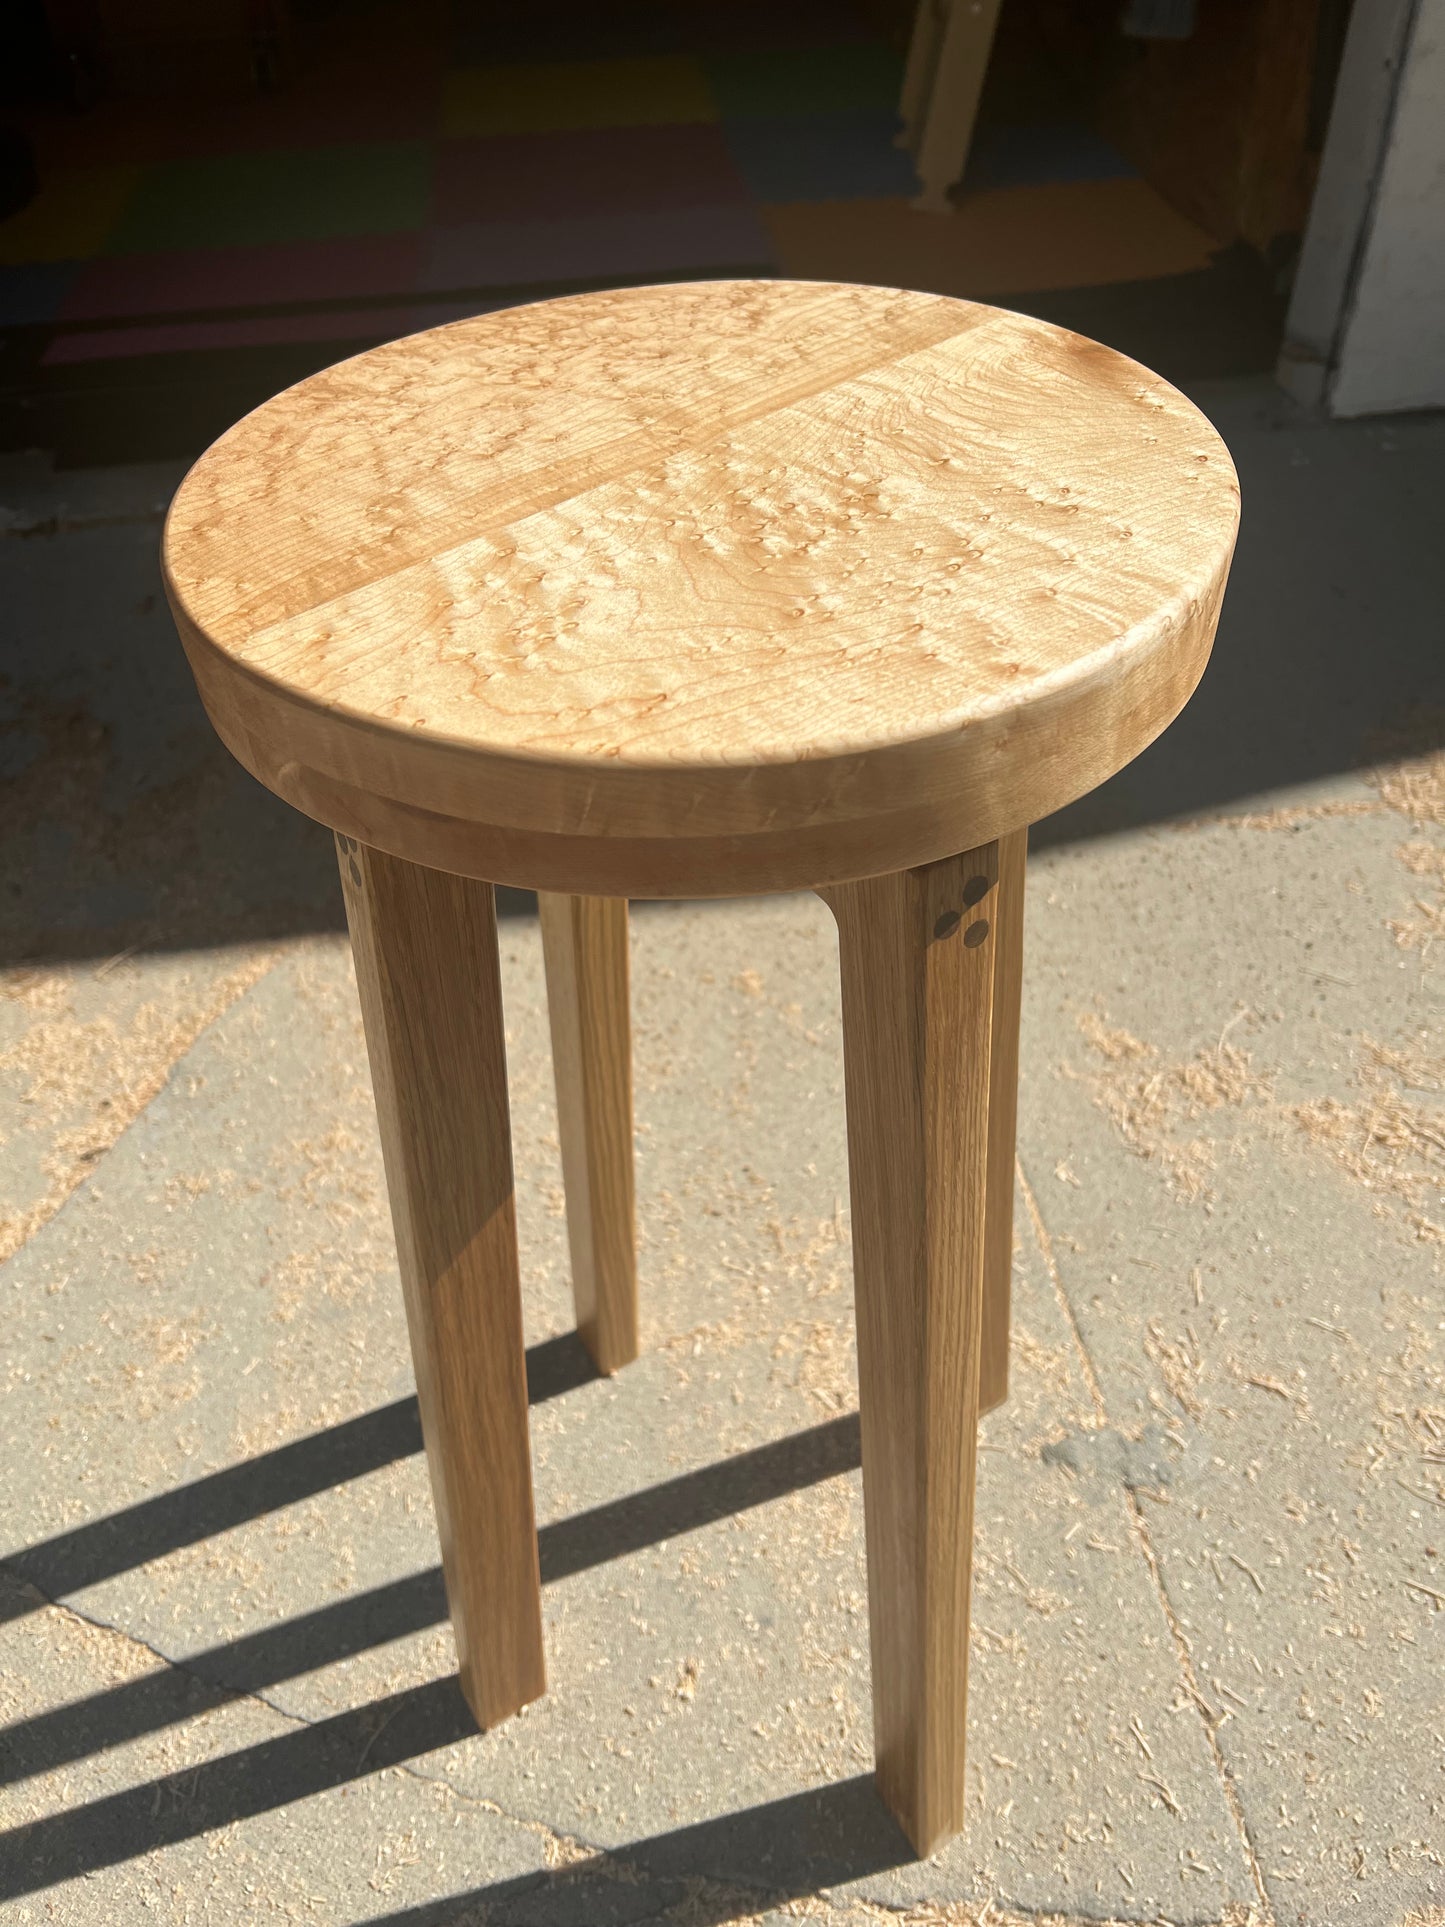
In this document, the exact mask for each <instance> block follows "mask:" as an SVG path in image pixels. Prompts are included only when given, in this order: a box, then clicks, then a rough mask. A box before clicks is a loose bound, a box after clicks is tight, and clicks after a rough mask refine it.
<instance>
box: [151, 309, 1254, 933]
mask: <svg viewBox="0 0 1445 1927" xmlns="http://www.w3.org/2000/svg"><path fill="white" fill-rule="evenodd" d="M1237 516H1238V488H1237V483H1236V480H1235V475H1234V470H1233V466H1232V464H1231V462H1230V459H1229V455H1228V453H1227V451H1226V449H1225V448H1224V445H1223V443H1222V442H1221V441H1220V439H1219V437H1218V436H1217V435H1216V434H1215V432H1214V430H1213V429H1212V428H1211V427H1210V425H1209V423H1208V422H1207V421H1206V420H1205V418H1204V417H1203V416H1202V415H1201V414H1200V413H1199V412H1198V410H1197V409H1195V408H1194V407H1193V406H1192V405H1191V404H1190V403H1189V402H1188V401H1186V400H1185V399H1184V398H1183V396H1181V395H1180V394H1178V393H1177V392H1176V391H1175V390H1174V389H1173V388H1171V387H1170V386H1169V385H1168V384H1167V383H1166V382H1164V381H1161V380H1160V379H1159V378H1158V377H1157V376H1155V375H1152V374H1150V373H1149V372H1148V371H1147V370H1145V369H1143V368H1141V367H1140V366H1138V364H1137V363H1135V362H1132V361H1130V360H1128V359H1126V358H1125V357H1124V356H1122V355H1118V354H1115V353H1113V352H1112V351H1111V350H1109V349H1106V348H1102V347H1100V346H1098V345H1097V344H1096V343H1093V342H1090V341H1086V340H1083V339H1082V338H1080V337H1079V336H1077V335H1073V334H1070V333H1068V332H1066V331H1064V330H1062V329H1059V328H1055V327H1051V326H1049V325H1047V324H1046V323H1044V322H1040V321H1035V320H1031V319H1029V318H1027V317H1025V316H1022V315H1017V314H1009V313H1004V312H1001V311H999V310H995V309H991V308H987V307H982V306H978V305H975V304H973V303H970V302H965V301H957V300H951V299H947V298H944V297H942V296H936V295H924V294H907V293H900V292H896V291H893V290H890V289H883V288H867V287H847V286H833V285H829V284H826V283H812V282H785V281H734V282H709V283H701V284H696V285H689V286H671V287H654V288H630V289H621V290H616V291H608V292H605V293H597V294H585V295H578V296H574V297H571V298H569V299H566V300H558V301H548V302H545V303H541V304H539V305H535V306H529V307H519V308H512V309H508V310H506V311H504V312H500V313H496V314H490V315H484V316H481V317H478V318H476V319H473V320H468V321H462V322H457V323H454V324H452V325H451V326H448V327H443V328H436V329H433V330H430V331H429V332H427V333H424V334H419V335H414V336H412V337H410V338H409V339H406V340H401V341H395V342H391V343H389V344H387V345H386V346H383V347H379V348H374V349H372V350H370V351H369V352H368V353H366V354H362V355H359V356H356V357H355V358H354V359H352V360H350V361H345V362H342V363H341V364H339V365H338V366H336V367H333V368H330V369H327V370H326V371H325V372H324V373H322V374H318V375H315V376H313V377H312V378H311V379H309V380H307V381H303V382H301V383H300V384H299V385H298V386H297V387H295V388H292V389H289V390H288V391H287V392H286V393H284V394H282V395H280V396H278V397H277V398H276V399H275V400H273V401H270V402H268V403H266V405H265V406H264V407H261V408H259V409H257V410H256V411H255V412H254V413H253V414H251V415H249V416H247V417H246V418H245V419H244V420H243V421H242V422H240V423H239V424H238V425H237V426H236V427H235V428H233V429H232V430H231V431H230V432H229V433H228V434H226V435H224V436H223V437H222V438H221V439H220V441H218V442H217V443H216V444H215V445H214V446H213V447H212V448H211V449H210V450H209V451H208V453H207V454H206V455H204V456H203V457H202V458H201V460H200V461H199V462H198V463H197V464H196V465H195V467H194V468H193V469H192V470H191V472H190V474H189V475H188V476H187V478H186V480H185V482H184V483H183V484H182V487H181V489H180V492H179V493H178V495H177V496H176V499H175V502H174V504H173V506H172V508H171V512H170V517H169V520H168V524H167V530H166V541H165V561H166V581H167V589H168V593H169V595H170V598H171V603H172V607H173V609H174V611H175V615H176V619H177V622H178V624H179V626H180V630H181V634H182V637H183V640H184V642H185V646H186V650H187V653H188V655H189V657H190V661H191V664H192V667H193V669H194V672H195V675H196V679H197V683H198V685H199V687H200V690H201V694H202V698H203V700H204V702H205V705H206V708H207V710H208V711H209V714H210V716H211V720H212V721H213V723H214V724H215V726H216V728H217V730H218V731H219V733H220V735H221V736H222V738H223V739H224V741H225V742H226V743H227V745H228V746H229V747H230V749H231V750H232V751H233V753H234V754H235V755H236V756H237V757H238V758H239V759H240V761H241V762H242V763H243V764H244V765H245V766H246V767H247V768H248V769H249V770H250V771H251V772H252V773H253V774H254V775H255V776H257V777H258V778H259V779H260V780H261V781H262V782H263V783H264V784H266V785H267V786H268V787H269V788H271V789H273V790H275V791H277V792H278V793H279V794H280V795H282V796H283V797H285V798H286V799H287V800H288V801H289V802H291V803H293V804H294V805H295V806H296V807H297V808H299V809H301V810H303V811H305V812H306V813H307V814H308V815H310V816H313V817H316V818H319V819H320V820H321V821H322V822H324V823H327V824H329V825H330V826H331V827H332V828H333V829H336V830H339V831H341V832H342V833H343V834H345V835H348V836H352V837H355V838H357V839H358V840H360V841H362V842H364V843H366V844H368V845H370V846H372V847H374V848H377V849H381V850H384V851H388V852H390V853H391V854H393V855H396V856H401V857H404V858H407V859H409V860H411V861H413V862H415V863H419V864H423V865H426V866H428V867H431V868H434V869H440V870H447V871H451V872H453V873H455V874H458V875H462V876H472V877H478V878H484V879H487V880H489V881H491V882H495V883H510V884H517V885H523V886H526V887H531V888H539V889H543V890H549V891H569V892H578V893H588V894H591V895H594V896H600V895H616V896H638V897H645V896H681V895H688V896H706V895H716V896H722V895H733V894H739V893H744V892H749V891H756V890H786V889H796V888H800V887H807V886H815V885H819V884H827V883H833V882H839V881H842V880H845V879H849V878H856V877H862V876H873V875H879V874H882V873H884V872H890V871H896V870H900V869H905V868H910V867H913V866H917V865H921V864H924V863H929V862H932V861H934V860H935V859H938V858H940V857H943V856H946V855H949V854H951V853H953V852H957V851H961V850H966V849H970V848H973V847H976V846H978V845H981V844H984V843H986V842H988V841H989V840H990V839H992V838H995V837H997V836H999V835H1001V834H1003V833H1005V832H1007V831H1010V830H1013V829H1016V828H1019V827H1020V826H1022V825H1024V824H1027V823H1030V822H1033V821H1035V820H1037V819H1038V818H1039V817H1042V816H1044V815H1047V814H1048V813H1049V812H1050V811H1052V810H1055V809H1057V808H1059V807H1060V806H1061V805H1062V804H1064V803H1067V802H1069V801H1070V800H1071V799H1073V798H1074V797H1077V796H1080V795H1082V794H1083V793H1084V792H1085V791H1087V790H1089V789H1092V788H1093V787H1094V786H1095V785H1097V784H1098V783H1100V782H1102V781H1103V780H1104V779H1105V778H1106V777H1108V776H1110V775H1111V774H1112V773H1113V772H1114V771H1115V770H1117V769H1119V768H1120V767H1121V766H1122V765H1123V764H1125V763H1127V762H1128V761H1129V760H1130V758H1132V757H1133V756H1135V755H1137V754H1138V752H1139V751H1140V750H1141V749H1142V748H1143V747H1144V746H1145V745H1146V744H1147V743H1148V742H1150V741H1151V740H1152V739H1153V738H1154V737H1155V736H1156V735H1157V734H1158V733H1159V732H1160V730H1162V729H1163V728H1164V727H1165V725H1166V724H1167V723H1168V722H1169V721H1170V720H1171V719H1172V718H1173V717H1174V716H1175V715H1176V713H1177V712H1178V711H1179V709H1180V708H1181V707H1182V705H1183V704H1184V702H1185V701H1186V700H1187V698H1188V696H1189V694H1190V692H1191V691H1192V690H1193V688H1194V685H1195V683H1196V682H1197V681H1198V678H1199V676H1200V674H1201V672H1202V670H1203V667H1204V664H1205V661H1206V659H1207V656H1208V653H1209V647H1210V643H1211V641H1212V638H1213V634H1214V628H1215V624H1216V621H1217V617H1218V611H1219V602H1220V597H1221V595H1222V592H1223V585H1224V580H1225V574H1226V571H1227V568H1228V564H1229V558H1230V554H1231V550H1232V548H1233V543H1234V534H1235V527H1236V522H1237Z"/></svg>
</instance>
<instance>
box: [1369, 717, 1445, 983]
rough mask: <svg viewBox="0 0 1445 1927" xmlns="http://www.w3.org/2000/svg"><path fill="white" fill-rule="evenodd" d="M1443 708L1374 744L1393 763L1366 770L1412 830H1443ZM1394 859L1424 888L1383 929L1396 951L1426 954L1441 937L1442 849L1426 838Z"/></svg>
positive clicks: (1444, 924)
mask: <svg viewBox="0 0 1445 1927" xmlns="http://www.w3.org/2000/svg"><path fill="white" fill-rule="evenodd" d="M1442 741H1445V710H1439V709H1429V710H1422V711H1420V712H1419V713H1418V714H1417V715H1416V716H1414V717H1413V718H1412V719H1411V721H1410V723H1409V725H1408V727H1407V728H1406V729H1404V730H1402V731H1399V732H1396V733H1395V735H1394V736H1393V737H1382V738H1379V739H1377V740H1376V742H1375V744H1374V745H1373V747H1374V748H1375V749H1376V750H1377V751H1383V752H1384V753H1386V754H1387V755H1388V754H1393V755H1394V756H1396V757H1397V758H1398V760H1396V761H1391V762H1385V763H1381V764H1380V765H1379V766H1378V767H1377V768H1376V769H1374V770H1372V771H1371V772H1370V782H1371V783H1372V784H1373V785H1374V787H1375V789H1377V790H1378V791H1379V793H1380V800H1381V802H1382V803H1383V804H1384V805H1385V807H1386V808H1387V809H1391V810H1394V811H1395V813H1396V814H1397V815H1398V816H1404V817H1408V819H1409V820H1410V822H1411V823H1413V824H1414V825H1415V827H1416V829H1418V830H1426V829H1437V830H1438V829H1445V749H1442V748H1441V747H1440V746H1439V745H1440V744H1441V742H1442ZM1395 855H1396V856H1397V857H1398V858H1399V860H1400V862H1401V863H1402V864H1403V865H1404V867H1405V869H1406V870H1407V871H1408V873H1409V874H1410V875H1411V876H1413V877H1419V878H1420V879H1421V881H1422V882H1423V883H1424V884H1425V885H1426V886H1427V887H1426V889H1425V890H1424V891H1423V892H1422V893H1421V894H1420V895H1419V896H1417V897H1415V898H1413V899H1412V901H1411V904H1410V909H1409V913H1408V914H1407V915H1405V916H1403V917H1392V918H1391V919H1390V921H1389V923H1388V925H1387V928H1388V929H1389V931H1390V934H1391V935H1392V936H1393V937H1394V939H1395V941H1396V943H1397V944H1399V945H1400V947H1401V949H1402V950H1419V951H1421V952H1424V953H1427V954H1428V952H1429V949H1430V946H1431V945H1432V944H1433V943H1434V942H1435V941H1436V940H1437V939H1438V938H1440V937H1445V845H1442V844H1441V843H1439V842H1435V841H1431V840H1429V839H1428V838H1419V837H1417V838H1413V839H1412V840H1411V841H1410V842H1409V843H1402V844H1401V845H1400V847H1399V849H1398V850H1396V852H1395Z"/></svg>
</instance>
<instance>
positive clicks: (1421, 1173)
mask: <svg viewBox="0 0 1445 1927" xmlns="http://www.w3.org/2000/svg"><path fill="white" fill-rule="evenodd" d="M1356 1081H1357V1082H1358V1084H1359V1085H1360V1087H1361V1091H1362V1096H1361V1099H1360V1102H1359V1103H1357V1104H1345V1103H1342V1102H1341V1101H1340V1100H1339V1099H1338V1098H1333V1097H1322V1098H1316V1099H1315V1100H1313V1101H1312V1102H1311V1103H1307V1104H1296V1105H1293V1106H1292V1107H1290V1111H1289V1115H1290V1116H1291V1117H1292V1118H1293V1120H1294V1122H1295V1123H1296V1124H1297V1125H1298V1127H1299V1128H1300V1130H1301V1131H1303V1132H1304V1134H1305V1136H1306V1137H1307V1138H1308V1139H1309V1140H1310V1142H1311V1143H1312V1144H1315V1145H1317V1146H1318V1147H1319V1148H1320V1149H1321V1150H1323V1151H1326V1152H1328V1153H1329V1155H1330V1156H1331V1157H1332V1158H1333V1159H1334V1161H1335V1162H1336V1164H1338V1165H1339V1167H1340V1168H1341V1170H1343V1171H1344V1172H1345V1173H1346V1174H1347V1175H1348V1176H1349V1177H1351V1178H1353V1179H1354V1181H1355V1182H1356V1183H1357V1184H1361V1185H1363V1186H1364V1187H1365V1189H1366V1190H1367V1191H1372V1192H1375V1193H1376V1194H1378V1195H1379V1196H1380V1198H1381V1200H1382V1202H1383V1200H1384V1199H1386V1198H1395V1199H1398V1200H1400V1201H1401V1202H1402V1203H1403V1204H1404V1205H1405V1206H1406V1207H1407V1209H1406V1222H1407V1223H1408V1224H1409V1226H1410V1228H1411V1230H1412V1231H1413V1232H1414V1233H1415V1235H1416V1237H1417V1238H1421V1239H1424V1240H1425V1241H1426V1242H1427V1243H1431V1244H1442V1245H1445V1223H1441V1222H1440V1221H1439V1219H1440V1217H1445V1211H1442V1210H1441V1208H1440V1203H1439V1200H1440V1199H1441V1198H1442V1196H1445V1115H1442V1113H1441V1110H1440V1108H1439V1106H1438V1105H1428V1104H1422V1103H1420V1102H1418V1101H1416V1099H1415V1098H1414V1097H1412V1096H1410V1095H1409V1093H1410V1092H1412V1091H1421V1092H1440V1091H1442V1090H1445V1059H1442V1058H1438V1057H1431V1056H1429V1055H1427V1054H1426V1053H1425V1052H1423V1051H1402V1050H1396V1049H1394V1048H1392V1047H1391V1046H1389V1045H1385V1044H1375V1043H1371V1042H1369V1041H1368V1040H1367V1041H1366V1042H1365V1044H1364V1045H1363V1047H1362V1049H1361V1051H1360V1054H1359V1059H1358V1064H1357V1071H1356ZM1432 1211H1433V1212H1436V1213H1437V1214H1438V1215H1437V1216H1431V1215H1430V1214H1431V1212H1432Z"/></svg>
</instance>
